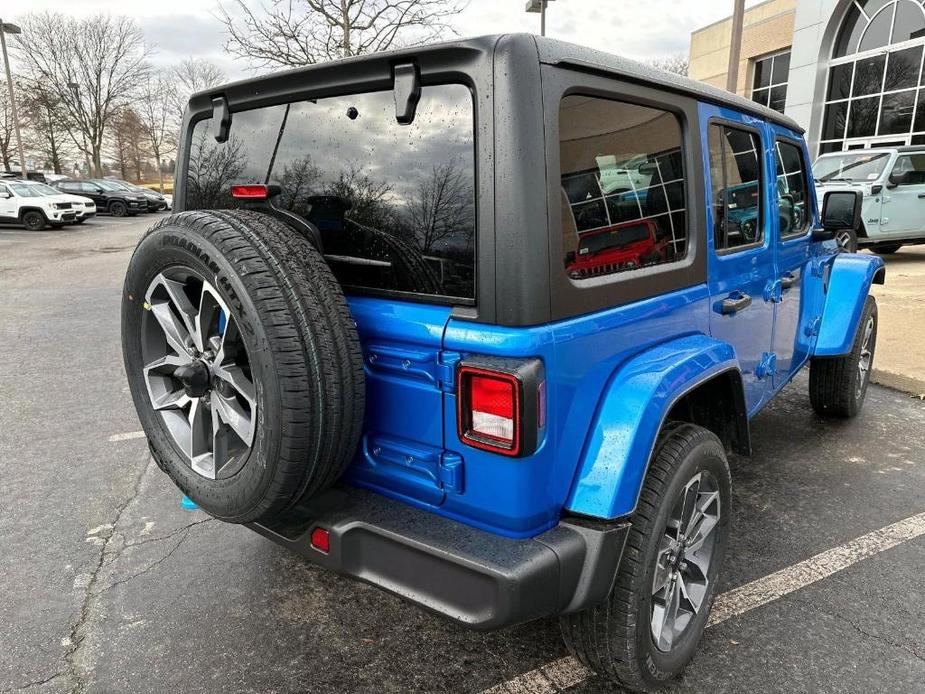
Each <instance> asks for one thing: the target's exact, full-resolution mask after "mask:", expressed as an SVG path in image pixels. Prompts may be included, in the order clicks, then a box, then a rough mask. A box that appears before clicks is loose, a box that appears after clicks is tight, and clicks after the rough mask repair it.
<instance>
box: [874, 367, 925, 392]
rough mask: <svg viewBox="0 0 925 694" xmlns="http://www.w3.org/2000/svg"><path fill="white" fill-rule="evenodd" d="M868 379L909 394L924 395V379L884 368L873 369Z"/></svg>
mask: <svg viewBox="0 0 925 694" xmlns="http://www.w3.org/2000/svg"><path fill="white" fill-rule="evenodd" d="M870 380H871V381H873V382H874V383H876V384H877V385H881V386H886V387H887V388H892V389H893V390H901V391H902V392H904V393H909V394H910V395H915V396H917V397H923V396H925V380H922V379H920V378H914V377H912V376H906V375H903V374H898V373H893V372H892V371H885V370H884V369H874V370H873V372H871V374H870Z"/></svg>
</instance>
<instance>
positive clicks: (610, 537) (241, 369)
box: [122, 36, 885, 691]
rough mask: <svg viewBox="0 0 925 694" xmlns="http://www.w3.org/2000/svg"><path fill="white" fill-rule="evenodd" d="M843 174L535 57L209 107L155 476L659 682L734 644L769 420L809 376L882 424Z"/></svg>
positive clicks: (492, 620)
mask: <svg viewBox="0 0 925 694" xmlns="http://www.w3.org/2000/svg"><path fill="white" fill-rule="evenodd" d="M811 173H812V172H811V168H810V161H809V156H808V152H807V149H806V146H805V143H804V141H803V133H802V130H801V129H800V126H799V125H797V124H796V123H795V122H794V121H792V120H790V119H789V118H787V117H785V116H784V115H782V114H780V113H778V112H776V111H772V110H769V109H768V108H766V107H763V106H760V105H759V104H757V103H755V102H753V101H749V100H746V99H743V98H740V97H737V96H734V95H732V94H729V93H727V92H724V91H720V90H717V89H714V88H712V87H709V86H707V85H705V84H702V83H698V82H694V81H691V80H687V79H684V78H681V77H678V76H676V75H671V74H668V73H664V72H661V71H658V70H654V69H651V68H647V67H645V66H642V65H639V64H637V63H634V62H632V61H628V60H623V59H621V58H617V57H615V56H612V55H607V54H605V53H601V52H598V51H592V50H589V49H586V48H581V47H578V46H571V45H568V44H563V43H560V42H557V41H551V40H548V39H540V38H536V37H532V36H503V37H483V38H479V39H472V40H467V41H458V42H454V43H447V44H441V45H436V46H428V47H423V48H421V47H419V48H411V49H406V50H402V51H396V52H391V53H380V54H375V55H370V56H363V57H361V58H351V59H349V60H344V61H340V62H337V63H331V64H326V65H316V66H312V67H311V68H306V69H302V70H293V71H289V72H285V73H281V74H278V75H268V76H264V77H260V78H258V79H255V80H248V81H243V82H236V83H234V84H229V85H225V86H221V87H216V88H213V89H210V90H209V91H208V92H201V93H199V94H196V95H194V96H193V97H192V99H191V100H190V103H189V107H188V108H187V111H186V115H185V118H184V123H183V130H182V136H181V143H180V149H179V153H178V161H177V179H176V184H177V190H176V209H177V210H179V212H178V213H176V214H173V215H170V216H166V217H164V218H162V219H161V220H159V221H158V222H157V224H155V225H154V226H152V228H151V229H150V230H149V231H148V232H147V234H146V235H145V236H144V238H143V239H141V241H140V242H139V244H138V247H137V248H136V250H135V253H134V255H133V257H132V260H131V262H130V264H129V268H128V273H127V276H126V281H125V288H124V293H123V307H122V345H123V354H124V357H125V371H126V374H127V376H128V379H129V384H130V387H131V391H132V396H133V399H134V402H135V406H136V408H137V410H138V414H139V418H140V421H141V424H142V426H143V427H144V430H145V433H146V434H147V437H148V442H149V446H150V449H151V452H152V454H153V456H154V459H155V460H156V461H157V464H158V465H159V466H160V468H161V469H162V470H164V472H166V473H167V474H168V475H169V476H170V477H171V479H172V480H173V481H174V482H175V483H176V484H177V485H178V486H179V487H180V488H181V489H182V490H183V492H184V493H185V494H186V495H188V496H189V497H190V498H191V499H192V500H193V501H194V502H196V503H197V504H199V506H200V507H201V508H202V509H203V510H204V511H206V512H208V513H209V514H211V515H212V516H214V517H216V518H219V519H221V520H224V521H228V522H232V523H246V524H248V525H249V527H251V528H252V529H253V530H255V531H257V532H259V533H262V534H263V535H265V536H266V537H268V538H270V539H272V540H273V541H274V542H278V543H280V544H281V545H283V546H285V547H288V548H290V549H292V550H294V551H296V552H298V553H300V554H301V555H302V556H304V557H306V558H307V559H309V560H311V561H312V562H315V563H316V564H318V565H320V566H323V567H326V568H328V569H331V570H333V571H337V572H340V573H343V574H346V575H348V576H353V577H356V578H359V579H362V580H364V581H368V582H370V583H372V584H375V585H377V586H380V587H382V588H384V589H386V590H389V591H391V592H393V593H396V594H398V595H400V596H402V597H403V598H405V599H407V600H410V601H412V602H414V603H416V604H418V605H421V606H422V607H424V608H426V609H429V610H432V611H434V612H437V613H439V614H442V615H445V616H447V617H449V618H451V619H455V620H457V621H458V622H460V623H461V624H464V625H466V626H469V627H473V628H479V629H493V628H499V627H503V626H506V625H510V624H515V623H518V622H525V621H528V620H531V619H536V618H540V617H549V616H559V617H561V625H562V630H563V633H564V635H565V640H566V642H567V644H568V646H569V648H570V649H571V651H572V652H573V653H574V654H575V655H576V656H577V657H578V658H579V659H580V660H581V662H582V663H583V664H585V665H587V666H589V667H591V668H592V669H593V670H594V671H596V672H598V673H600V674H602V675H604V676H605V677H607V678H609V679H611V680H613V681H614V682H616V683H618V684H620V685H622V686H623V687H625V688H629V689H634V690H640V691H650V690H652V689H654V688H655V687H657V686H659V685H661V684H663V683H664V682H665V681H666V680H668V679H669V678H671V677H673V676H675V675H677V674H678V673H679V672H680V671H681V669H682V668H683V667H684V665H685V664H686V663H687V662H688V661H689V660H690V658H691V656H692V655H693V653H694V650H695V648H696V647H697V642H698V641H699V639H700V636H701V634H702V632H703V630H704V628H705V626H706V624H707V623H708V619H709V616H710V607H711V603H712V600H713V596H714V595H715V590H716V586H717V584H718V582H719V581H721V580H722V579H721V574H720V567H721V564H722V559H723V554H724V552H725V551H726V548H727V545H728V538H729V535H730V534H731V533H738V532H740V529H738V528H735V527H733V524H732V520H731V519H732V516H731V514H730V504H731V503H732V492H731V477H730V469H729V466H728V464H727V455H728V454H729V453H730V452H736V453H738V454H741V455H747V454H748V453H750V451H751V443H750V441H751V439H750V429H749V427H750V420H751V419H752V418H753V417H754V416H755V415H756V414H757V413H758V412H760V411H761V410H762V408H763V407H764V406H765V405H767V403H768V402H770V401H771V399H772V398H773V397H774V396H775V395H776V394H777V393H778V392H780V390H781V389H782V388H784V387H785V386H786V385H787V383H789V382H790V381H791V379H792V378H793V377H794V376H795V375H796V374H797V373H798V372H799V371H800V370H801V369H802V368H803V367H804V366H808V367H809V400H810V402H811V403H812V405H813V406H814V408H815V409H816V411H817V412H818V413H819V414H820V415H821V416H825V417H841V418H848V417H853V416H856V415H857V414H858V413H859V411H860V409H861V405H862V404H863V402H864V396H865V393H866V390H867V385H868V382H869V376H870V371H871V366H872V363H873V359H874V349H875V345H876V339H877V307H876V302H875V301H874V298H873V297H871V296H869V289H870V286H871V283H872V282H882V281H883V279H884V275H885V269H884V263H883V260H882V259H881V258H879V257H876V256H871V255H858V254H854V253H841V252H839V249H838V247H837V244H836V242H835V234H836V233H837V232H838V231H839V230H841V229H845V228H850V229H855V228H857V226H858V224H859V222H860V209H861V207H860V205H861V197H860V193H859V192H857V191H833V192H831V193H827V194H826V195H825V197H824V199H823V202H822V205H821V208H820V206H818V205H817V202H816V198H815V193H814V190H813V186H812V180H813V179H812V175H811ZM731 193H732V194H731ZM818 426H820V427H822V426H824V424H823V423H822V421H820V422H819V424H818ZM762 453H763V454H764V455H773V454H774V451H773V450H769V451H762ZM740 467H744V465H740ZM825 483H826V482H825V481H824V480H820V483H819V484H820V490H821V491H820V494H821V495H822V494H824V485H825ZM830 483H831V482H830ZM786 531H787V529H786V528H782V530H781V532H786ZM254 589H255V590H260V589H261V588H260V587H256V588H254ZM452 656H453V654H452V653H451V654H450V655H449V656H447V657H452Z"/></svg>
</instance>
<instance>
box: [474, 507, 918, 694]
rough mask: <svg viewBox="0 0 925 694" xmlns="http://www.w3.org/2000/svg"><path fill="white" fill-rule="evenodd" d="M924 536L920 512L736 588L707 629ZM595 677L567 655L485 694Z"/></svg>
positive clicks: (548, 690) (554, 687)
mask: <svg viewBox="0 0 925 694" xmlns="http://www.w3.org/2000/svg"><path fill="white" fill-rule="evenodd" d="M923 535H925V513H919V514H916V515H914V516H910V517H909V518H906V519H904V520H901V521H898V522H896V523H893V524H892V525H888V526H886V527H885V528H880V529H879V530H874V531H873V532H870V533H867V534H866V535H861V537H858V538H856V539H854V540H851V541H850V542H846V543H845V544H843V545H840V546H838V547H834V548H832V549H827V550H826V551H824V552H820V553H819V554H817V555H815V556H813V557H810V558H809V559H806V560H804V561H801V562H799V563H798V564H794V565H793V566H788V567H787V568H785V569H781V570H780V571H775V572H774V573H772V574H769V575H767V576H764V577H763V578H759V579H757V580H754V581H752V582H751V583H746V584H745V585H743V586H739V587H738V588H733V589H732V590H729V591H727V592H725V593H723V594H722V595H719V596H717V598H716V601H715V602H714V604H713V611H712V612H711V613H710V622H709V624H708V625H707V626H708V627H709V626H714V625H716V624H719V623H720V622H724V621H726V620H727V619H730V618H732V617H737V616H739V615H741V614H744V613H746V612H748V611H750V610H754V609H755V608H756V607H761V606H762V605H766V604H768V603H769V602H772V601H774V600H777V599H778V598H782V597H783V596H785V595H789V594H790V593H793V592H795V591H797V590H800V589H801V588H805V587H806V586H809V585H812V584H813V583H817V582H818V581H821V580H822V579H824V578H827V577H829V576H831V575H832V574H835V573H838V572H839V571H843V570H844V569H847V568H848V567H849V566H852V565H854V564H857V563H858V562H860V561H863V560H864V559H868V558H870V557H872V556H874V555H876V554H880V553H881V552H884V551H886V550H888V549H891V548H893V547H896V546H897V545H901V544H902V543H903V542H908V541H909V540H914V539H915V538H917V537H921V536H923ZM591 675H592V673H591V671H589V670H588V669H587V668H585V667H584V666H583V665H581V663H579V662H578V661H577V660H575V659H574V658H572V657H571V656H568V657H565V658H560V659H559V660H555V661H553V662H551V663H549V664H548V665H543V666H541V667H539V668H537V669H536V670H531V671H530V672H525V673H524V674H522V675H518V676H517V677H514V678H513V679H511V680H508V681H507V682H502V683H501V684H499V685H496V686H494V687H491V688H489V689H486V690H484V691H483V692H482V694H556V692H559V691H561V690H562V689H567V688H568V687H574V686H575V685H577V684H580V683H581V682H583V681H584V680H586V679H587V678H589V677H591Z"/></svg>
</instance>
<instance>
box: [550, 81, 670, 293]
mask: <svg viewBox="0 0 925 694" xmlns="http://www.w3.org/2000/svg"><path fill="white" fill-rule="evenodd" d="M681 143H682V141H681V126H680V123H679V122H678V118H677V116H675V115H674V114H673V113H670V112H668V111H663V110H660V109H657V108H650V107H646V106H639V105H637V104H630V103H626V102H623V101H615V100H611V99H602V98H598V97H592V96H581V95H569V96H566V97H564V98H563V99H562V102H561V105H560V107H559V161H560V167H561V183H562V188H561V197H562V244H563V248H562V252H563V257H564V264H565V270H566V272H567V273H568V276H569V277H570V278H572V279H574V280H580V279H587V278H590V277H597V276H601V275H612V274H616V273H621V272H627V271H630V270H635V269H638V268H640V267H645V266H648V265H657V264H660V263H669V262H672V261H675V260H680V259H681V258H683V257H684V255H685V252H686V243H687V215H686V208H685V201H686V192H685V181H684V166H683V158H682V155H681Z"/></svg>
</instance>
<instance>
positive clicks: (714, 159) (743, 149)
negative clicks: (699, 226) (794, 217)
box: [709, 124, 764, 252]
mask: <svg viewBox="0 0 925 694" xmlns="http://www.w3.org/2000/svg"><path fill="white" fill-rule="evenodd" d="M709 130H710V134H709V147H710V180H711V181H712V206H713V243H714V247H715V249H716V251H717V252H722V251H731V250H736V249H739V248H742V247H746V246H755V245H758V244H760V243H762V241H763V240H764V224H763V221H764V220H763V217H762V212H761V211H762V205H761V199H762V193H761V158H760V154H759V153H760V152H761V140H760V139H759V137H758V135H757V134H756V133H754V132H751V131H748V130H740V129H739V128H733V127H730V126H728V125H723V124H714V125H711V126H710V129H709Z"/></svg>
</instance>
